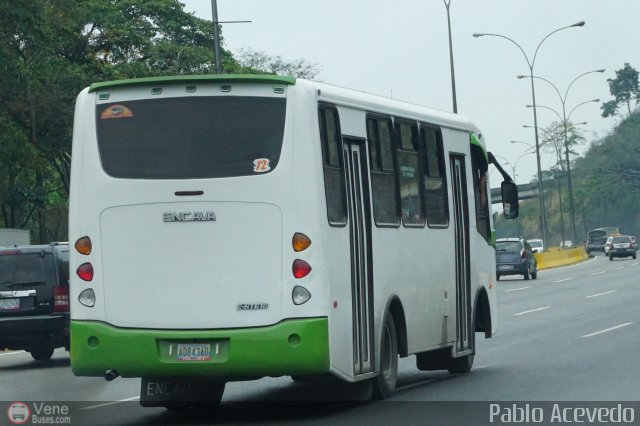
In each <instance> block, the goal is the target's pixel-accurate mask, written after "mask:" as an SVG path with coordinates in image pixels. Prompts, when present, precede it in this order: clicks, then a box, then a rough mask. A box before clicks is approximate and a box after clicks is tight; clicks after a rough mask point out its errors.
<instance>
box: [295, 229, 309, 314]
mask: <svg viewBox="0 0 640 426" xmlns="http://www.w3.org/2000/svg"><path fill="white" fill-rule="evenodd" d="M291 245H292V246H293V250H294V251H295V252H296V253H300V252H303V251H305V250H306V249H308V248H309V246H310V245H311V239H310V238H309V237H307V236H306V235H304V234H302V233H300V232H296V233H295V234H294V235H293V239H292V240H291ZM291 271H292V273H293V276H294V277H295V278H296V279H300V278H304V277H306V276H307V275H309V273H310V272H311V265H309V263H307V262H306V261H304V260H302V259H296V260H294V261H293V265H292V267H291ZM291 299H292V300H293V303H294V304H295V305H302V304H303V303H306V302H307V301H308V300H309V299H311V293H310V292H309V290H307V289H306V288H304V287H302V286H299V285H297V286H295V287H294V288H293V292H292V294H291Z"/></svg>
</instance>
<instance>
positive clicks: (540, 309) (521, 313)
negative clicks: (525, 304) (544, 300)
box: [513, 306, 551, 316]
mask: <svg viewBox="0 0 640 426" xmlns="http://www.w3.org/2000/svg"><path fill="white" fill-rule="evenodd" d="M550 307H551V306H544V307H542V308H537V309H531V310H530V311H524V312H518V313H517V314H513V316H518V315H524V314H530V313H531V312H538V311H543V310H545V309H549V308H550Z"/></svg>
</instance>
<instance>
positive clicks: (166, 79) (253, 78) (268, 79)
mask: <svg viewBox="0 0 640 426" xmlns="http://www.w3.org/2000/svg"><path fill="white" fill-rule="evenodd" d="M206 81H211V82H217V83H233V82H240V81H243V82H253V83H256V82H257V83H275V84H289V85H294V84H296V79H295V78H293V77H283V76H279V75H269V74H200V75H171V76H160V77H145V78H132V79H127V80H113V81H103V82H100V83H93V84H92V85H91V86H90V87H89V92H95V91H96V90H102V89H107V88H112V87H122V86H141V85H151V84H159V83H176V82H179V83H189V82H194V83H196V82H206Z"/></svg>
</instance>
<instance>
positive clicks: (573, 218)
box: [517, 69, 605, 241]
mask: <svg viewBox="0 0 640 426" xmlns="http://www.w3.org/2000/svg"><path fill="white" fill-rule="evenodd" d="M603 72H605V70H604V69H599V70H593V71H587V72H585V73H582V74H580V75H579V76H577V77H576V78H574V79H573V81H571V83H569V86H567V90H565V92H564V97H563V96H562V95H561V94H560V90H558V87H556V85H555V84H553V83H552V82H551V81H549V80H547V79H546V78H544V77H538V76H534V75H533V74H531V75H530V76H526V75H519V76H517V77H518V78H520V79H521V78H531V81H532V82H533V79H534V78H537V79H538V80H542V81H546V82H547V83H549V84H550V85H551V87H553V88H554V89H555V91H556V93H557V94H558V97H559V98H560V102H561V103H562V125H563V127H564V148H565V161H566V163H567V184H568V186H569V219H570V221H571V240H572V241H577V240H576V215H575V207H574V204H573V184H572V181H571V164H570V163H569V142H568V139H567V125H568V120H569V118H570V116H571V113H569V117H567V114H566V103H567V96H569V89H571V86H573V83H575V82H576V81H577V80H578V79H579V78H581V77H584V76H585V75H588V74H593V73H603ZM587 102H594V101H587ZM587 102H583V103H587ZM597 102H599V100H598V101H597ZM533 104H534V108H533V109H534V114H535V102H534V103H533ZM580 105H582V104H580ZM580 105H578V106H580ZM576 108H577V106H576ZM549 109H550V108H549ZM574 110H575V108H574ZM553 112H555V111H553ZM571 112H573V110H572V111H571ZM556 114H558V113H557V112H556ZM536 132H537V128H536Z"/></svg>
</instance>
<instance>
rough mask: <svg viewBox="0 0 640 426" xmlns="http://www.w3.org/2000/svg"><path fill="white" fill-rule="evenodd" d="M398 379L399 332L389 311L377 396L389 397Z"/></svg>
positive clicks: (384, 334)
mask: <svg viewBox="0 0 640 426" xmlns="http://www.w3.org/2000/svg"><path fill="white" fill-rule="evenodd" d="M397 381H398V333H397V332H396V323H395V321H394V320H393V315H391V313H390V312H388V313H387V318H386V319H385V322H384V327H383V328H382V336H381V338H380V374H379V375H378V377H376V378H375V386H374V392H375V397H376V398H378V399H384V398H388V397H389V396H390V395H391V394H392V393H393V391H394V390H395V388H396V383H397Z"/></svg>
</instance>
